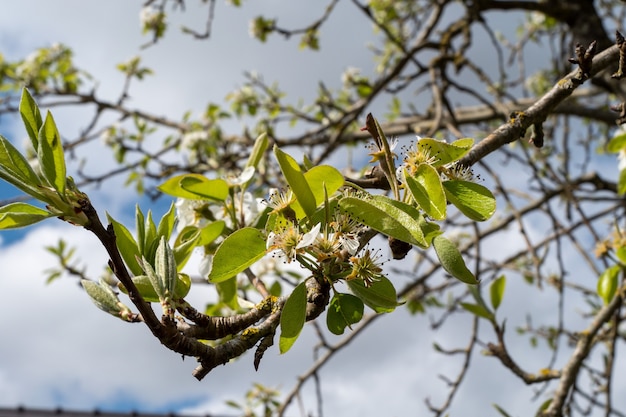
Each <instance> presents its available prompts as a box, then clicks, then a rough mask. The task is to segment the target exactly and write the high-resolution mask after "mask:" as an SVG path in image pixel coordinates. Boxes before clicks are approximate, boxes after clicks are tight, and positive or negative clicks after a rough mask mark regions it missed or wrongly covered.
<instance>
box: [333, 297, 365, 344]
mask: <svg viewBox="0 0 626 417" xmlns="http://www.w3.org/2000/svg"><path fill="white" fill-rule="evenodd" d="M363 309H364V304H363V301H361V299H360V298H358V297H355V296H354V295H352V294H342V293H335V295H333V298H332V299H331V300H330V304H329V305H328V313H327V314H326V325H327V326H328V330H330V331H331V333H333V334H336V335H340V334H343V332H344V330H345V328H346V327H350V326H351V325H352V324H355V323H358V322H359V321H361V319H362V318H363Z"/></svg>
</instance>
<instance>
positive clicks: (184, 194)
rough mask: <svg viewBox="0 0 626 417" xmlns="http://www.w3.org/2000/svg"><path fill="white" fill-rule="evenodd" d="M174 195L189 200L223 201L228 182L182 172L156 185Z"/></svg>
mask: <svg viewBox="0 0 626 417" xmlns="http://www.w3.org/2000/svg"><path fill="white" fill-rule="evenodd" d="M157 189H158V190H160V191H162V192H164V193H165V194H169V195H172V196H174V197H180V198H187V199H189V200H207V199H208V200H215V201H224V200H225V199H226V197H228V183H227V182H226V181H224V180H221V179H214V180H210V179H208V178H206V177H205V176H204V175H200V174H183V175H178V176H175V177H172V178H170V179H169V180H167V181H165V182H164V183H163V184H161V185H159V186H158V187H157Z"/></svg>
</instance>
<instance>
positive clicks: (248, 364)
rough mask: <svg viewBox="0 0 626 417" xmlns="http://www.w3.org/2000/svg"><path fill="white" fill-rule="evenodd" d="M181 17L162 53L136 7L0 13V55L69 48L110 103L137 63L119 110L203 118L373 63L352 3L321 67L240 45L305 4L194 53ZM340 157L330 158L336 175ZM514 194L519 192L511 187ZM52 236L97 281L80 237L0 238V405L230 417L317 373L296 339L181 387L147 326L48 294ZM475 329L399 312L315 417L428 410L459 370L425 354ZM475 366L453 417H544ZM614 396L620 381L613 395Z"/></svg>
mask: <svg viewBox="0 0 626 417" xmlns="http://www.w3.org/2000/svg"><path fill="white" fill-rule="evenodd" d="M187 3H189V4H187V7H188V11H187V13H185V14H184V15H174V16H173V18H172V19H173V21H172V25H171V26H172V27H171V30H170V33H169V34H168V36H166V38H165V39H164V40H163V41H162V42H161V44H159V45H157V46H155V47H151V48H148V49H146V50H140V49H139V46H140V45H142V44H144V43H145V42H146V38H143V37H141V35H140V27H139V10H140V8H141V4H142V2H139V1H128V0H109V1H106V2H105V1H102V2H84V1H82V0H58V1H56V2H41V1H35V0H21V1H19V2H13V3H12V4H11V7H6V8H5V10H4V11H3V14H2V15H0V28H2V29H0V52H1V53H3V54H4V55H5V56H6V57H8V58H17V57H22V56H25V55H27V54H28V53H29V52H30V51H32V50H33V48H36V47H41V46H47V45H49V44H50V43H51V42H55V41H60V42H63V43H66V44H67V45H69V46H70V47H72V48H73V49H74V51H75V56H76V61H77V63H78V64H79V65H80V66H81V67H83V68H85V69H86V70H88V71H89V72H90V73H91V74H92V75H93V76H94V77H95V79H97V80H98V85H99V86H98V93H99V94H100V95H101V96H102V97H103V98H110V99H114V98H116V95H117V93H118V92H119V89H120V88H121V84H122V81H123V79H122V76H121V75H120V74H119V73H118V72H117V71H116V70H115V64H116V63H119V62H122V61H126V60H128V59H129V58H131V57H133V56H134V55H137V54H140V55H141V56H142V59H143V62H144V63H145V64H146V65H148V66H150V67H152V68H153V69H154V70H155V75H154V76H153V77H149V78H148V79H147V80H146V81H144V82H142V83H138V84H136V85H135V86H134V87H133V89H132V90H131V91H132V101H131V102H130V103H131V105H132V106H133V107H137V108H143V109H146V110H148V111H151V112H154V113H156V114H170V115H182V114H183V113H184V112H185V111H187V110H192V111H195V112H200V111H202V109H203V107H204V105H205V104H206V102H207V101H214V102H222V101H223V99H224V96H225V95H226V94H227V93H228V92H229V91H231V90H232V89H234V88H235V87H237V86H239V85H241V84H242V83H243V76H242V74H243V71H244V70H256V71H258V72H259V73H261V74H264V76H265V79H266V80H267V81H270V82H271V81H274V80H280V84H281V86H282V87H283V89H285V90H286V91H289V92H290V94H292V99H293V100H294V101H295V100H296V98H297V97H304V98H310V97H311V96H313V94H314V93H315V91H316V90H317V80H323V81H324V82H325V83H326V84H327V85H329V86H331V87H333V86H339V85H340V83H341V80H340V75H341V73H342V72H343V71H344V70H345V69H346V68H347V67H348V66H354V67H363V68H365V69H367V68H369V66H370V65H371V64H370V60H369V58H370V53H369V52H368V50H367V46H366V45H367V43H368V41H369V40H370V39H371V32H370V27H369V24H367V23H365V22H364V21H363V20H361V19H358V18H355V17H354V10H352V9H351V8H350V7H349V3H347V2H340V3H339V5H338V10H337V11H336V13H335V14H334V15H333V17H332V18H331V20H330V21H329V23H328V24H329V30H328V32H327V33H328V34H327V35H325V36H324V37H323V38H322V39H321V44H322V52H320V53H314V52H308V51H300V50H298V47H297V42H286V41H285V40H283V39H282V38H279V37H273V38H271V40H270V42H268V44H267V45H264V46H262V47H260V46H259V44H258V42H257V41H255V40H252V39H251V38H250V37H249V35H248V20H249V19H250V18H252V17H254V16H255V15H257V14H259V13H263V12H265V13H266V14H268V15H269V16H272V17H279V18H285V23H286V24H289V25H292V26H298V24H299V23H306V22H309V20H310V19H311V16H318V15H319V14H320V13H321V12H322V6H321V5H317V3H315V2H308V1H303V0H300V1H278V0H271V1H269V0H268V1H265V2H246V3H245V5H244V6H245V7H243V8H242V9H236V8H233V7H231V6H228V5H227V4H226V3H225V2H223V1H220V0H218V1H217V5H216V20H215V22H214V26H213V30H212V37H211V39H209V40H205V41H195V40H192V39H190V38H189V37H185V36H182V35H180V34H179V33H178V30H177V29H178V25H180V24H181V23H184V24H186V25H189V26H194V27H203V25H204V21H203V18H204V16H205V13H204V11H202V12H198V11H197V10H196V9H195V8H196V6H195V4H191V2H187ZM34 10H37V13H34V12H33V11H34ZM416 105H419V103H416ZM54 115H55V119H56V120H57V124H58V126H59V130H60V131H61V133H62V134H66V135H68V136H71V135H72V134H73V133H75V132H76V131H78V129H79V128H80V127H81V126H82V124H81V120H82V119H81V118H83V119H84V117H86V115H85V114H84V113H80V112H78V113H77V112H76V111H75V109H69V111H67V110H63V111H58V112H56V111H55V113H54ZM0 122H1V123H0V134H3V135H5V136H7V137H9V138H10V139H11V140H13V141H14V142H15V143H16V144H21V143H23V139H24V138H25V136H26V135H25V133H24V130H23V128H22V126H21V124H19V123H15V122H16V120H15V119H11V118H3V119H2V120H1V121H0ZM228 127H229V128H232V129H233V130H239V128H240V123H239V122H237V121H233V122H232V123H231V125H230V126H228ZM401 139H402V140H405V139H406V140H411V139H412V138H401ZM98 146H99V144H97V143H96V144H93V145H90V146H89V147H87V148H86V149H85V150H84V151H83V152H85V153H86V154H87V155H88V156H93V155H99V154H98V153H97V152H99V148H98ZM344 157H345V155H336V156H335V159H334V160H333V161H332V162H335V163H338V161H340V160H345V158H344ZM361 157H362V158H365V157H366V155H362V156H361ZM93 159H94V158H92V160H93ZM611 161H613V160H611ZM110 166H112V160H111V159H110V158H107V157H106V156H104V157H102V158H96V161H94V165H93V166H92V167H90V169H93V172H94V173H98V172H102V170H105V169H106V168H107V167H110ZM518 180H519V181H520V183H522V184H525V179H524V178H523V177H522V176H519V178H518ZM123 181H124V179H123V178H118V179H115V180H114V181H112V182H110V183H108V184H107V185H106V186H104V187H102V188H99V189H94V190H88V193H89V195H90V197H91V198H92V200H93V202H94V204H95V205H96V207H98V208H99V209H100V210H101V211H102V213H104V210H106V211H108V212H110V213H112V214H113V216H114V217H116V218H117V219H119V220H121V221H124V222H127V224H129V225H130V226H132V224H133V223H132V222H133V215H134V214H133V213H134V205H135V203H136V202H137V198H136V195H135V194H134V192H133V190H132V189H125V188H123V186H122V185H121V184H122V183H123ZM15 195H17V193H16V192H15V191H14V190H13V189H11V188H8V187H7V186H5V185H0V200H2V199H5V198H9V197H13V196H15ZM140 204H141V206H142V207H143V208H144V211H145V210H147V209H148V208H153V209H154V210H155V214H157V215H159V214H160V213H162V212H163V211H164V210H165V208H166V207H167V206H168V205H169V201H168V200H167V199H161V200H160V201H159V202H158V203H157V204H156V205H153V204H152V203H151V202H150V201H149V200H147V199H145V198H143V199H141V200H140ZM128 222H129V223H128ZM529 230H530V231H531V232H533V233H535V234H536V236H541V235H542V233H544V232H545V231H544V230H543V229H542V225H535V226H534V227H533V225H529ZM60 237H63V239H65V240H66V241H67V242H68V243H69V244H71V245H73V246H75V247H76V248H77V252H78V253H77V255H78V257H79V258H80V259H81V260H82V262H83V264H81V265H83V266H85V267H86V268H87V271H88V273H89V274H90V275H91V276H94V277H97V276H98V275H99V273H100V271H101V270H102V267H103V265H104V264H105V263H106V256H105V254H104V251H103V250H102V248H101V247H99V246H98V243H97V242H96V240H95V238H94V237H93V236H90V235H89V234H88V233H87V232H85V231H83V230H80V229H78V228H75V227H71V226H69V225H66V224H63V223H61V222H59V221H56V220H54V219H52V220H49V221H47V222H44V223H43V224H42V225H40V226H38V227H35V228H32V229H27V230H25V231H19V232H9V233H4V232H3V233H2V234H0V239H1V244H0V265H2V268H1V269H2V272H1V273H0V294H2V295H3V297H4V299H3V302H2V303H1V304H0V312H2V313H4V314H5V316H4V317H5V318H4V319H3V320H0V334H2V335H3V343H2V344H0V407H14V406H18V405H22V406H25V407H59V406H61V407H64V408H73V409H94V408H99V409H103V410H105V409H106V410H115V411H131V410H138V411H144V412H148V411H163V412H169V411H177V412H190V413H201V414H205V413H214V414H216V413H229V414H232V411H231V410H230V409H228V408H227V407H226V406H225V405H224V401H226V400H241V399H242V398H243V396H244V394H245V392H246V391H247V390H248V389H249V388H250V387H251V384H252V383H253V382H260V383H263V384H266V385H268V386H272V387H279V388H281V389H282V390H283V391H284V392H287V391H289V390H290V389H291V387H292V386H293V385H294V384H295V382H296V375H298V374H299V373H302V372H304V371H305V370H306V369H308V368H309V367H310V365H311V363H312V362H313V361H314V359H313V356H312V353H311V352H312V347H313V345H314V344H315V343H316V338H315V337H314V331H313V329H312V328H311V326H307V327H306V328H305V331H304V333H303V335H302V336H301V338H300V339H299V340H298V341H297V344H296V346H295V347H294V349H292V350H291V351H290V352H288V353H287V354H285V355H282V356H280V355H279V354H278V350H277V349H276V348H272V349H270V350H269V351H268V352H267V353H266V355H265V358H264V360H263V362H262V363H261V366H260V369H259V371H258V372H256V373H255V372H254V370H253V367H252V358H251V357H250V356H249V355H247V356H244V357H243V358H241V359H240V360H238V361H236V362H234V363H231V364H228V365H227V366H224V367H220V368H218V369H216V370H214V371H213V372H212V373H211V374H210V375H209V376H208V377H207V378H206V380H204V381H202V382H197V381H196V380H195V379H193V378H192V376H191V371H192V369H193V368H194V366H195V364H194V361H193V360H192V359H189V358H188V359H187V360H185V361H184V362H183V361H181V358H180V357H179V356H177V355H175V354H173V353H171V352H169V351H167V350H166V349H165V348H163V347H161V346H160V345H159V344H158V342H157V341H156V340H155V339H154V338H153V337H152V336H151V335H150V334H149V331H148V330H147V328H145V326H141V325H129V324H126V323H123V322H121V321H118V320H115V319H113V318H111V317H109V316H108V315H106V314H103V313H101V312H100V311H99V310H97V309H96V308H95V307H94V306H93V305H92V304H91V302H90V301H89V299H88V298H87V297H86V296H85V294H84V293H83V292H82V291H81V290H80V289H79V288H78V286H77V285H76V283H75V282H74V281H73V280H72V279H63V280H59V281H58V282H55V283H53V284H52V285H50V286H46V285H45V284H44V274H43V272H42V271H44V270H45V269H47V268H51V267H54V266H55V261H54V258H53V257H52V256H51V255H50V254H48V253H47V252H46V251H45V250H44V249H43V247H44V246H46V245H54V244H56V242H57V241H58V239H59V238H60ZM503 241H506V242H507V244H510V245H511V246H513V245H519V246H520V247H523V245H522V243H521V242H520V241H519V235H518V234H517V233H516V231H515V230H511V231H508V232H506V234H504V235H500V236H499V237H498V240H491V241H487V242H485V250H490V251H493V252H497V251H498V250H499V248H500V247H501V246H502V242H503ZM509 242H513V243H509ZM573 261H574V260H573ZM193 267H194V265H193V262H192V265H190V268H193ZM394 279H395V280H396V282H395V284H396V286H397V287H398V288H401V287H402V285H403V284H404V283H405V282H406V278H402V277H400V278H394ZM205 290H206V289H205V288H196V289H194V292H193V293H192V294H191V296H190V301H191V302H192V303H197V304H199V305H202V303H203V302H206V294H205ZM507 291H508V292H507V295H506V296H505V303H506V304H505V305H504V306H503V308H502V312H501V313H502V315H503V317H508V320H509V322H510V323H511V329H512V328H513V326H514V325H515V324H516V323H517V324H520V323H523V322H524V319H525V318H524V316H523V314H522V312H523V311H526V309H525V307H526V305H527V303H528V301H527V300H528V299H530V298H531V297H537V294H536V293H535V292H532V291H531V289H529V288H528V287H527V286H524V285H521V284H519V283H517V284H516V283H515V282H511V284H510V287H509V289H508V290H507ZM532 300H533V302H536V304H537V305H536V308H535V309H534V313H535V314H537V315H538V316H541V315H547V314H551V312H552V309H551V307H552V306H550V305H549V302H550V301H549V299H548V298H547V296H545V298H544V295H541V296H538V297H537V298H532ZM471 324H472V323H471V319H470V318H469V317H467V316H463V317H456V318H453V319H452V320H451V322H450V323H449V325H448V326H449V327H448V331H446V332H441V333H438V334H436V335H433V334H432V332H431V331H430V328H429V321H428V317H426V316H410V315H409V314H408V313H407V312H406V310H404V309H399V310H398V311H397V312H395V313H394V314H392V315H388V316H383V317H380V318H379V319H377V320H376V321H375V322H374V324H373V325H372V327H371V328H370V329H369V330H368V331H366V332H365V333H364V334H363V335H361V336H360V337H358V338H357V339H356V340H354V341H353V342H352V343H351V344H350V346H349V347H348V348H346V349H344V350H343V351H342V352H340V353H339V354H337V356H336V357H335V358H334V359H333V360H332V361H331V362H330V363H329V364H328V366H326V367H325V368H323V369H322V372H321V377H322V386H323V391H324V395H325V396H324V407H325V412H326V415H337V416H357V415H359V416H362V415H381V416H382V415H385V416H393V415H397V416H401V415H406V411H407V410H415V414H418V415H419V414H420V413H425V406H424V401H423V399H424V397H430V398H431V400H432V401H433V402H434V403H438V402H440V401H442V400H443V399H444V395H445V393H446V389H445V384H444V383H443V382H442V381H440V380H438V379H436V377H433V375H437V374H447V375H454V374H455V372H457V370H458V367H459V365H460V363H459V361H458V360H456V359H455V358H450V357H447V356H443V355H440V354H438V353H436V352H434V350H433V349H432V344H433V343H434V342H437V343H439V344H441V345H442V346H445V347H456V346H457V345H458V344H459V343H462V342H464V341H465V338H466V336H467V334H468V332H469V328H470V327H471ZM334 340H337V339H334ZM511 349H512V350H513V351H515V352H526V351H528V350H529V347H528V344H527V343H520V344H518V345H513V346H511ZM548 357H549V353H547V352H546V350H545V349H544V350H541V349H539V350H537V351H536V352H534V353H533V354H525V355H524V361H525V363H524V364H523V365H524V366H525V367H527V368H528V369H539V368H540V367H542V366H544V365H545V363H546V358H548ZM473 361H474V362H475V364H474V365H475V366H474V367H473V368H472V369H471V371H470V374H469V375H468V380H467V381H466V383H465V385H464V386H463V389H462V390H461V391H459V393H458V395H457V398H456V403H455V407H454V408H453V409H452V414H453V415H493V409H492V408H491V405H490V401H493V399H494V398H498V399H500V400H501V402H500V404H501V405H503V406H505V405H506V406H507V409H510V410H515V413H514V415H529V414H530V413H532V412H534V410H535V409H536V407H537V406H538V405H539V403H537V402H535V403H532V402H531V399H532V392H531V391H529V390H528V388H527V387H525V386H524V384H523V383H522V382H521V381H520V380H518V379H517V378H516V377H514V376H513V375H511V373H510V372H508V371H506V370H504V369H502V366H500V365H499V364H497V363H496V362H495V360H494V359H493V358H488V357H483V356H481V355H475V357H474V358H473ZM485 369H487V370H488V371H489V375H488V377H485ZM620 383H621V384H623V383H624V381H619V380H618V381H617V382H616V384H620ZM485 394H488V395H485ZM313 398H314V397H313V387H312V386H311V385H310V384H309V385H307V387H306V388H305V390H304V391H303V400H304V401H305V403H306V407H307V409H310V410H313V411H314V410H315V403H314V401H313V400H312V399H313ZM292 410H293V413H294V415H297V414H298V413H299V411H298V409H297V407H294V408H293V409H292Z"/></svg>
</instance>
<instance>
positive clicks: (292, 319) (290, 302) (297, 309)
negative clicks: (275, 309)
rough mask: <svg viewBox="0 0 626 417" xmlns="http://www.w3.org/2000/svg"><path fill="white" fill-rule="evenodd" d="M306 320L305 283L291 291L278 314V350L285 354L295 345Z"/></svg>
mask: <svg viewBox="0 0 626 417" xmlns="http://www.w3.org/2000/svg"><path fill="white" fill-rule="evenodd" d="M305 320H306V281H302V282H301V283H300V284H298V285H297V286H296V288H294V289H293V292H292V293H291V295H290V296H289V298H287V301H285V305H284V307H283V311H282V312H281V314H280V340H279V341H278V348H279V350H280V353H285V352H287V351H288V350H289V349H291V347H292V346H293V344H294V343H295V341H296V339H297V338H298V336H299V335H300V332H301V331H302V328H303V327H304V322H305Z"/></svg>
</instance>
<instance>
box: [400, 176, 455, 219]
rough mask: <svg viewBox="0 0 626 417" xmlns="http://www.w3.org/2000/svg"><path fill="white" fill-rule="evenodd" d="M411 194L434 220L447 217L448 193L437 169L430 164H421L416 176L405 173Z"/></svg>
mask: <svg viewBox="0 0 626 417" xmlns="http://www.w3.org/2000/svg"><path fill="white" fill-rule="evenodd" d="M404 177H405V179H406V185H407V186H408V188H409V191H410V192H411V195H412V196H413V198H414V199H415V201H416V202H417V204H419V206H420V208H421V209H422V210H424V212H425V213H426V214H427V215H429V216H430V217H432V218H433V219H434V220H443V219H445V218H446V206H447V204H448V202H447V201H446V194H445V192H444V191H443V186H442V185H441V177H440V176H439V174H438V173H437V170H436V169H435V168H433V167H432V166H430V165H428V164H420V165H419V166H418V167H417V172H416V173H415V175H414V176H410V175H409V174H408V173H407V172H406V171H405V173H404Z"/></svg>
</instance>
